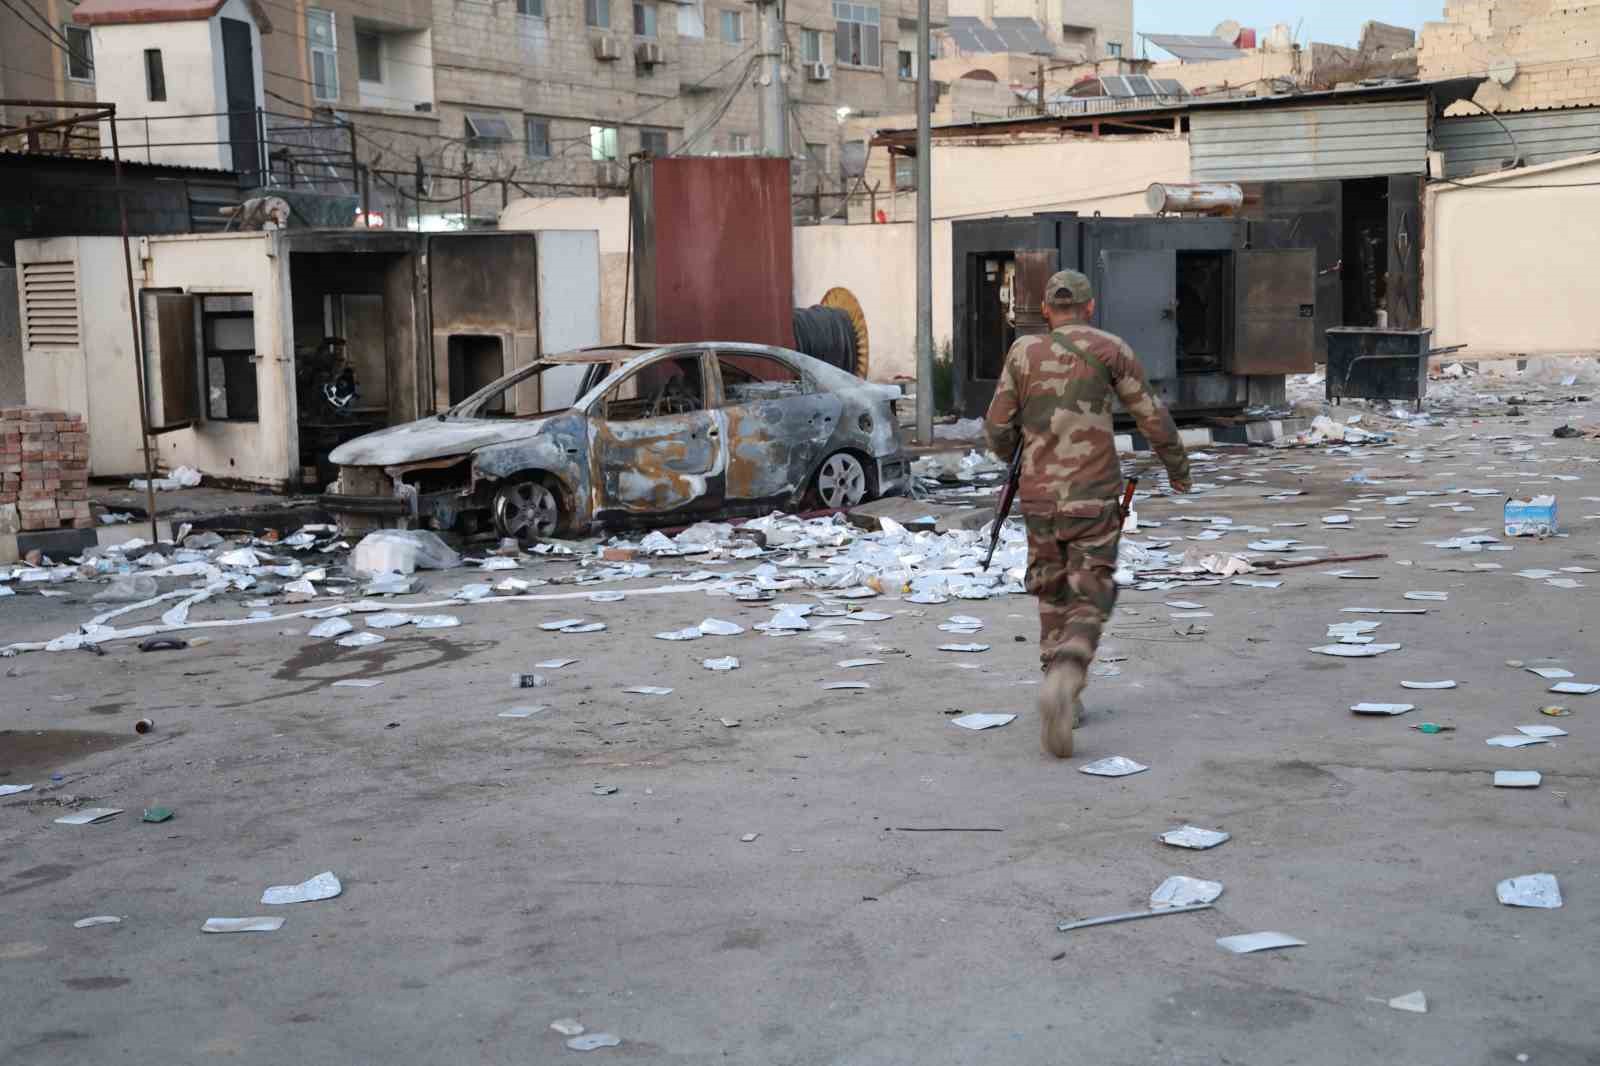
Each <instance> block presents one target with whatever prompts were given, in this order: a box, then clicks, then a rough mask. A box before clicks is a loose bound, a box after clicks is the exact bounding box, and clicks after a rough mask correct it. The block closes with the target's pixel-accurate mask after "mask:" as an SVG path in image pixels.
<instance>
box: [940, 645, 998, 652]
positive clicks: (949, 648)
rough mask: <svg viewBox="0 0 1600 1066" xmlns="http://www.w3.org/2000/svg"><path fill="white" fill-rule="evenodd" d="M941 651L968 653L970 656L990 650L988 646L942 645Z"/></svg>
mask: <svg viewBox="0 0 1600 1066" xmlns="http://www.w3.org/2000/svg"><path fill="white" fill-rule="evenodd" d="M939 650H940V651H958V652H966V653H969V654H976V653H978V652H984V651H988V650H989V645H987V644H941V645H939Z"/></svg>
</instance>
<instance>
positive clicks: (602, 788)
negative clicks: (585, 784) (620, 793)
mask: <svg viewBox="0 0 1600 1066" xmlns="http://www.w3.org/2000/svg"><path fill="white" fill-rule="evenodd" d="M589 791H590V792H592V793H593V794H594V795H596V796H615V795H616V794H617V786H616V785H596V786H594V788H592V789H590V790H589Z"/></svg>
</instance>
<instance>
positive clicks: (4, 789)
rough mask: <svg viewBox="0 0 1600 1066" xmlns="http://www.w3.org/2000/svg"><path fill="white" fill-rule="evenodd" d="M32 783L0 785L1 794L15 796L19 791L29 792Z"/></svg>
mask: <svg viewBox="0 0 1600 1066" xmlns="http://www.w3.org/2000/svg"><path fill="white" fill-rule="evenodd" d="M32 788H33V786H32V785H0V796H15V795H16V794H17V793H19V792H28V791H31V790H32Z"/></svg>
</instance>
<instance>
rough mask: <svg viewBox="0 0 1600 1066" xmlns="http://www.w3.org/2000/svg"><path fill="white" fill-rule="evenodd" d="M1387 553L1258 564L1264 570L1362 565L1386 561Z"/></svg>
mask: <svg viewBox="0 0 1600 1066" xmlns="http://www.w3.org/2000/svg"><path fill="white" fill-rule="evenodd" d="M1387 558H1389V555H1388V553H1387V552H1373V553H1372V554H1370V555H1332V556H1329V557H1328V558H1326V559H1301V560H1299V561H1298V562H1292V563H1280V562H1278V561H1277V560H1276V559H1268V560H1267V561H1266V562H1263V563H1261V564H1259V565H1260V566H1261V568H1262V569H1264V570H1293V569H1294V568H1295V567H1297V566H1326V565H1327V564H1328V563H1364V562H1366V561H1368V560H1369V559H1387Z"/></svg>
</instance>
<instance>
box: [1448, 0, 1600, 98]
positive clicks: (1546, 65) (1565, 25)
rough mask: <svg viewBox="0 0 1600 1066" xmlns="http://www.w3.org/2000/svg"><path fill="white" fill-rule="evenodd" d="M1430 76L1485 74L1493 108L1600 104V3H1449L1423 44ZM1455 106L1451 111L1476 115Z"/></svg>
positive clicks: (1485, 92) (1485, 94)
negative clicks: (1441, 17) (1442, 16)
mask: <svg viewBox="0 0 1600 1066" xmlns="http://www.w3.org/2000/svg"><path fill="white" fill-rule="evenodd" d="M1418 62H1419V64H1420V67H1421V72H1422V77H1424V78H1447V77H1453V76H1456V75H1460V74H1486V75H1488V78H1489V80H1488V81H1486V82H1485V83H1484V84H1483V86H1482V87H1481V88H1479V90H1478V94H1477V96H1476V97H1475V100H1476V103H1477V104H1479V105H1482V107H1484V108H1487V109H1488V110H1490V111H1497V112H1514V111H1529V110H1533V109H1536V108H1568V107H1578V106H1588V105H1593V104H1597V103H1600V5H1596V4H1594V3H1588V2H1584V3H1574V2H1572V0H1451V2H1449V3H1446V4H1445V5H1444V18H1443V19H1441V20H1439V21H1437V22H1428V23H1425V24H1424V25H1423V27H1422V35H1421V38H1420V40H1419V42H1418ZM1475 111H1476V108H1474V107H1473V106H1472V105H1470V104H1464V103H1463V104H1457V105H1456V106H1455V108H1454V109H1453V110H1452V112H1451V114H1463V115H1465V114H1472V113H1474V112H1475Z"/></svg>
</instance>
